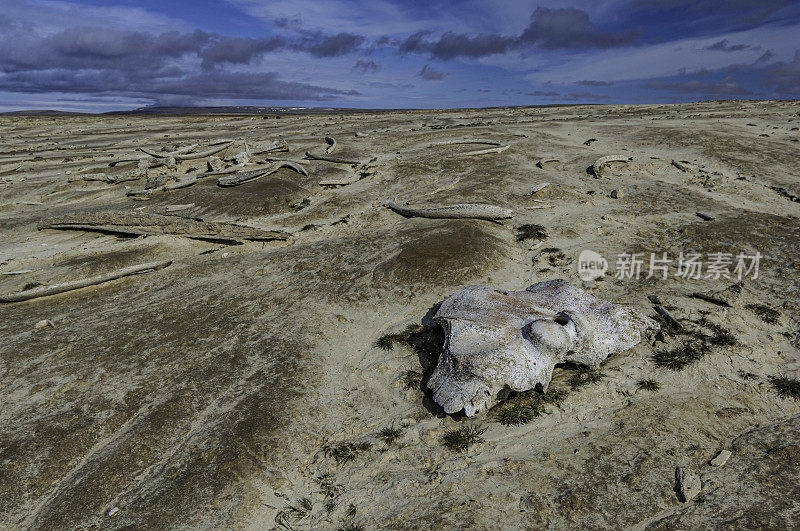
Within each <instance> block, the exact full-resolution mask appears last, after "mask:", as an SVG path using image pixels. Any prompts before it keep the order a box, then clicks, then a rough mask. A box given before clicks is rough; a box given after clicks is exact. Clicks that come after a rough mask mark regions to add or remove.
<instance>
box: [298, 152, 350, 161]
mask: <svg viewBox="0 0 800 531" xmlns="http://www.w3.org/2000/svg"><path fill="white" fill-rule="evenodd" d="M306 158H307V159H311V160H324V161H326V162H335V163H336V164H361V163H360V162H358V161H357V160H346V159H338V158H336V157H326V156H324V155H314V154H313V153H311V152H310V151H306Z"/></svg>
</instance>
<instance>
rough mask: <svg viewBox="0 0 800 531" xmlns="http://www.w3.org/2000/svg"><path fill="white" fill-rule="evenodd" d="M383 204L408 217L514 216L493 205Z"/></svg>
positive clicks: (479, 217)
mask: <svg viewBox="0 0 800 531" xmlns="http://www.w3.org/2000/svg"><path fill="white" fill-rule="evenodd" d="M385 206H386V207H387V208H390V209H391V210H393V211H394V212H397V213H398V214H400V215H401V216H406V217H410V218H432V219H485V220H489V221H495V220H498V219H508V218H510V217H513V216H514V211H513V210H510V209H508V208H503V207H499V206H495V205H485V204H480V203H475V204H459V205H448V206H441V207H431V208H406V207H401V206H398V205H396V204H395V203H394V201H387V202H386V204H385Z"/></svg>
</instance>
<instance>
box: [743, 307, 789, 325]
mask: <svg viewBox="0 0 800 531" xmlns="http://www.w3.org/2000/svg"><path fill="white" fill-rule="evenodd" d="M745 308H747V309H748V310H750V311H751V312H753V313H754V314H756V316H757V317H758V318H759V319H761V320H762V321H764V322H765V323H768V324H778V318H779V317H780V316H781V313H780V312H779V311H778V310H776V309H775V308H770V307H769V306H767V305H766V304H748V305H746V306H745Z"/></svg>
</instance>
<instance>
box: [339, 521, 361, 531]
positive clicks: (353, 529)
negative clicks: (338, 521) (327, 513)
mask: <svg viewBox="0 0 800 531" xmlns="http://www.w3.org/2000/svg"><path fill="white" fill-rule="evenodd" d="M365 529H366V527H364V526H363V525H361V524H356V523H354V522H348V523H346V524H342V525H341V526H339V529H338V531H364V530H365Z"/></svg>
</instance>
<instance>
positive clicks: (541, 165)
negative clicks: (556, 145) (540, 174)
mask: <svg viewBox="0 0 800 531" xmlns="http://www.w3.org/2000/svg"><path fill="white" fill-rule="evenodd" d="M550 162H558V159H556V158H544V159H539V160H538V161H537V162H536V166H538V167H539V168H541V169H544V165H545V164H548V163H550Z"/></svg>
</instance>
